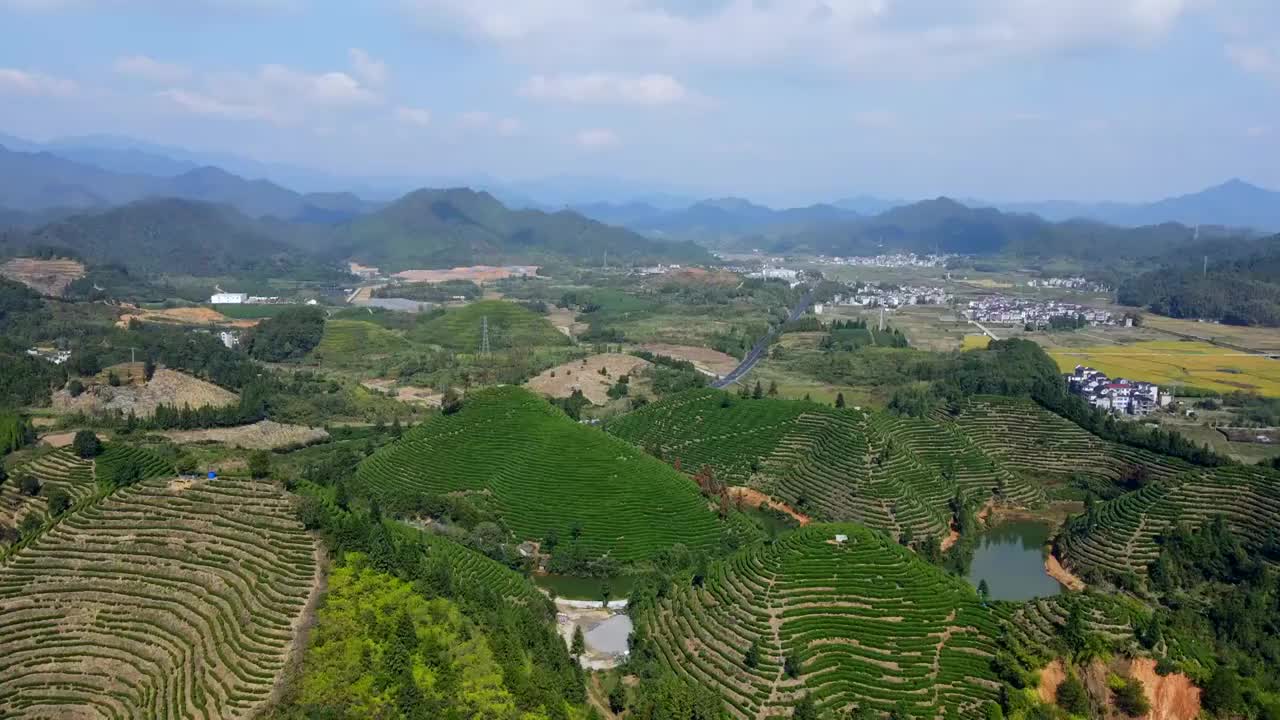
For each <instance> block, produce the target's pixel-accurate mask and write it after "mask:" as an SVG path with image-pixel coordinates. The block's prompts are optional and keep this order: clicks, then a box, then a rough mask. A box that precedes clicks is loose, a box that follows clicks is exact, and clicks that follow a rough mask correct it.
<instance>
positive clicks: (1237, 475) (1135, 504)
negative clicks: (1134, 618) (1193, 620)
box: [1058, 467, 1280, 576]
mask: <svg viewBox="0 0 1280 720" xmlns="http://www.w3.org/2000/svg"><path fill="white" fill-rule="evenodd" d="M1093 512H1094V515H1093V517H1092V520H1090V518H1087V517H1086V518H1080V519H1078V520H1077V521H1076V522H1075V523H1074V524H1072V525H1069V526H1068V527H1067V528H1065V529H1064V531H1063V532H1062V533H1061V535H1060V536H1059V540H1058V549H1059V551H1060V552H1061V554H1062V559H1063V561H1064V562H1065V563H1066V564H1067V565H1068V566H1069V567H1071V568H1073V569H1074V570H1076V571H1077V572H1085V571H1089V570H1101V571H1105V572H1109V573H1114V574H1123V573H1126V572H1132V573H1135V574H1137V575H1139V576H1141V575H1145V574H1146V572H1147V567H1148V566H1149V565H1150V564H1151V563H1152V562H1153V561H1155V559H1156V557H1157V556H1158V555H1159V552H1160V547H1159V545H1158V544H1157V543H1156V538H1157V536H1159V535H1160V534H1161V533H1163V532H1164V531H1165V530H1168V529H1171V528H1173V527H1174V526H1176V525H1178V524H1180V523H1185V524H1187V525H1190V526H1191V527H1193V528H1194V527H1199V526H1200V525H1203V524H1204V523H1205V522H1207V521H1208V520H1211V519H1212V518H1214V517H1215V516H1218V515H1221V516H1222V517H1223V518H1224V519H1225V520H1226V521H1227V524H1228V525H1229V526H1230V527H1231V530H1232V531H1233V532H1234V533H1235V534H1236V535H1237V536H1239V537H1240V538H1241V539H1242V540H1243V541H1245V542H1246V543H1248V544H1251V545H1253V546H1254V547H1256V546H1258V545H1260V544H1261V543H1262V542H1264V541H1265V540H1266V538H1267V535H1268V533H1270V532H1273V531H1274V530H1275V528H1276V527H1277V526H1280V475H1277V474H1276V473H1275V472H1274V471H1270V470H1263V469H1261V468H1251V467H1228V468H1221V469H1217V470H1211V471H1210V470H1197V471H1193V472H1187V473H1184V474H1182V475H1179V476H1177V477H1174V478H1170V479H1167V480H1161V481H1159V482H1153V483H1151V484H1150V485H1148V486H1146V487H1144V488H1142V489H1141V490H1139V491H1137V492H1132V493H1127V494H1125V495H1122V496H1120V497H1118V498H1116V499H1115V500H1111V501H1108V502H1105V503H1099V504H1098V505H1097V506H1096V507H1095V508H1094V511H1093Z"/></svg>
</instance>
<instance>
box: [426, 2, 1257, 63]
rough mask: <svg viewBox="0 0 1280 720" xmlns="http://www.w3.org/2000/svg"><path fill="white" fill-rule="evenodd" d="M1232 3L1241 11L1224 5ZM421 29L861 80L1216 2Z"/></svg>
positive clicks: (646, 8) (556, 10)
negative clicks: (798, 67)
mask: <svg viewBox="0 0 1280 720" xmlns="http://www.w3.org/2000/svg"><path fill="white" fill-rule="evenodd" d="M1220 1H1221V2H1231V1H1233V0H1220ZM401 2H402V4H403V5H404V6H406V7H407V8H408V9H409V10H410V11H411V12H412V13H413V14H414V16H415V17H416V19H417V20H418V22H419V23H420V24H422V25H423V26H425V27H427V28H428V29H430V30H432V31H437V32H449V33H454V34H459V35H463V36H467V37H470V38H472V39H475V40H478V41H481V42H487V43H492V44H496V45H498V46H501V47H504V48H507V49H510V50H514V51H518V52H520V53H523V54H527V55H534V56H538V57H546V56H551V57H568V58H575V59H581V58H584V57H585V58H592V59H594V60H597V61H599V60H600V59H603V58H608V59H609V60H610V61H611V62H619V61H621V60H627V59H629V60H633V61H637V62H639V61H644V62H647V63H650V64H652V63H654V62H663V61H665V62H675V63H687V62H691V61H694V62H696V61H705V62H712V63H725V64H741V65H771V64H776V63H778V62H780V61H799V62H802V63H805V64H812V65H821V66H830V67H838V68H844V69H851V70H857V71H862V72H916V71H922V70H937V69H952V68H964V67H969V66H972V65H975V64H979V63H984V62H988V61H991V60H994V59H998V58H1002V57H1009V56H1018V55H1028V54H1035V53H1043V52H1055V51H1061V50H1069V49H1074V48H1081V47H1090V46H1095V45H1118V46H1130V45H1142V44H1145V43H1148V42H1150V41H1151V40H1153V39H1157V38H1160V37H1163V36H1164V35H1165V34H1167V33H1168V32H1169V31H1170V30H1171V29H1172V28H1173V27H1174V26H1175V25H1176V24H1177V23H1178V21H1179V20H1181V19H1182V18H1183V17H1184V16H1186V15H1188V14H1189V13H1190V12H1192V11H1193V10H1195V9H1196V8H1197V7H1199V6H1201V5H1208V4H1211V0H955V2H948V3H924V4H921V3H913V2H907V1H905V0H825V1H816V0H815V1H814V2H810V1H808V0H805V1H800V0H789V1H788V0H774V1H773V2H761V1H760V0H719V1H718V2H716V3H714V4H713V5H709V6H708V4H706V3H701V4H700V5H702V7H701V8H700V9H699V10H698V11H695V12H691V11H689V9H688V2H687V0H648V1H646V2H638V1H637V0H522V1H521V2H511V1H510V0H401Z"/></svg>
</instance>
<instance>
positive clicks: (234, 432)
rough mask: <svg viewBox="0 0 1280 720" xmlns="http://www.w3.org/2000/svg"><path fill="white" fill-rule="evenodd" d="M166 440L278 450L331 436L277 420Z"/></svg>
mask: <svg viewBox="0 0 1280 720" xmlns="http://www.w3.org/2000/svg"><path fill="white" fill-rule="evenodd" d="M164 436H165V437H167V438H169V439H170V440H172V441H174V442H176V443H199V442H215V443H222V444H223V445H230V446H231V447H236V448H242V449H244V450H278V449H280V448H286V447H301V446H303V445H313V444H315V443H318V442H324V441H325V440H328V439H329V433H328V432H325V430H324V429H323V428H313V427H306V426H305V425H285V424H282V423H278V422H275V421H273V420H262V421H260V422H256V423H253V424H252V425H241V426H239V427H228V428H212V429H209V430H174V431H172V432H167V433H164Z"/></svg>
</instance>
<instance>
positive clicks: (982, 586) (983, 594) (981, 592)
mask: <svg viewBox="0 0 1280 720" xmlns="http://www.w3.org/2000/svg"><path fill="white" fill-rule="evenodd" d="M978 597H979V598H981V599H982V602H984V603H985V602H986V601H987V599H988V598H990V597H991V588H990V587H989V586H988V585H987V579H986V578H983V579H981V580H979V581H978Z"/></svg>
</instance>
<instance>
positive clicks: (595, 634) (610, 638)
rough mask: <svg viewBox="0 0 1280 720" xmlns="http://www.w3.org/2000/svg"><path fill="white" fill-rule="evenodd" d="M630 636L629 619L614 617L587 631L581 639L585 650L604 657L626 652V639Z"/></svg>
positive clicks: (624, 616) (625, 616) (627, 617)
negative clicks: (583, 641) (585, 647)
mask: <svg viewBox="0 0 1280 720" xmlns="http://www.w3.org/2000/svg"><path fill="white" fill-rule="evenodd" d="M630 636H631V618H630V617H629V616H627V615H614V616H613V617H611V618H609V619H608V620H605V621H603V622H600V623H597V624H596V625H595V627H593V628H591V629H590V630H588V631H587V632H586V634H585V636H584V637H583V639H584V640H586V641H587V649H588V650H590V651H592V652H597V653H601V654H604V655H621V654H623V653H625V652H627V650H628V648H627V638H628V637H630Z"/></svg>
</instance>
